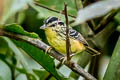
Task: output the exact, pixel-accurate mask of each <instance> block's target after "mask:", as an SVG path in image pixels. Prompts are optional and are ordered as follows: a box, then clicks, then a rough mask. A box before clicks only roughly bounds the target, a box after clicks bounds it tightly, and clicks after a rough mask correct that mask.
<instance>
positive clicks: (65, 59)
mask: <svg viewBox="0 0 120 80" xmlns="http://www.w3.org/2000/svg"><path fill="white" fill-rule="evenodd" d="M74 55H75V54H71V55H70V60H71V58H72V57H73V56H74ZM60 60H61V61H62V64H64V63H65V62H66V61H67V56H64V57H62V58H61V59H60Z"/></svg>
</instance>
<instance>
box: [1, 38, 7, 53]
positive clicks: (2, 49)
mask: <svg viewBox="0 0 120 80" xmlns="http://www.w3.org/2000/svg"><path fill="white" fill-rule="evenodd" d="M0 42H1V43H0V54H6V53H7V51H8V50H9V48H8V44H7V43H6V41H5V40H4V39H3V38H2V37H0Z"/></svg>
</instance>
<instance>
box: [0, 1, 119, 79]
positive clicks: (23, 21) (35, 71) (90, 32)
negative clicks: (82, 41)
mask: <svg viewBox="0 0 120 80" xmlns="http://www.w3.org/2000/svg"><path fill="white" fill-rule="evenodd" d="M64 2H65V3H66V4H67V5H68V14H69V21H70V24H69V25H71V26H72V27H73V28H74V29H76V30H77V31H78V32H80V33H81V34H82V35H83V36H84V37H85V38H86V40H87V41H88V43H89V45H90V46H91V47H93V48H95V49H96V50H98V51H100V52H101V55H100V56H96V57H92V56H91V55H90V54H89V53H87V52H86V51H84V52H81V53H80V54H77V55H75V56H74V57H73V58H72V61H74V62H76V63H78V64H79V65H80V66H82V67H83V68H87V69H88V72H89V73H90V74H92V75H93V76H94V77H96V78H97V79H98V80H120V76H119V74H120V68H119V66H120V64H119V63H120V59H119V58H120V38H119V39H118V37H119V36H120V9H119V8H120V1H119V0H34V1H33V0H1V1H0V31H1V29H2V30H5V31H7V32H8V33H11V34H16V35H22V36H23V38H26V36H27V37H30V38H34V39H39V40H42V41H43V42H45V43H47V44H48V42H47V40H46V37H45V34H44V31H42V30H40V29H39V27H40V26H41V25H43V21H44V19H46V18H47V17H49V16H56V17H59V18H60V19H61V20H63V21H65V18H64V14H60V12H61V11H62V10H63V8H64ZM36 3H37V4H39V5H36ZM87 5H88V6H87ZM41 6H42V7H41ZM43 6H44V7H43ZM86 6H87V7H86ZM46 7H47V8H46ZM49 9H52V10H55V11H52V10H49ZM78 9H80V10H78ZM56 11H57V12H56ZM71 21H73V22H74V23H71ZM76 25H77V26H76ZM0 35H2V34H1V33H0ZM106 56H107V57H106ZM103 60H105V61H103ZM101 61H103V62H101ZM105 64H106V65H107V64H108V66H106V65H105ZM86 66H87V67H86ZM56 79H57V80H67V79H69V80H77V79H79V80H82V78H81V77H80V75H78V74H76V73H74V72H73V71H71V70H70V69H69V68H68V67H66V66H62V65H61V64H60V62H59V61H57V60H56V59H54V58H53V57H51V56H50V55H48V54H46V53H45V52H43V51H42V50H41V49H39V48H38V47H36V46H33V45H32V44H29V43H27V42H25V41H21V40H15V39H11V38H8V37H6V36H4V35H3V36H0V80H56Z"/></svg>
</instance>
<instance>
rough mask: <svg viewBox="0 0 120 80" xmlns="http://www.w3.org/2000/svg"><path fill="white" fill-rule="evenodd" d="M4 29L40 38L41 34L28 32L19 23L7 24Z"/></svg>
mask: <svg viewBox="0 0 120 80" xmlns="http://www.w3.org/2000/svg"><path fill="white" fill-rule="evenodd" d="M4 29H5V30H6V31H8V32H13V33H17V34H21V35H25V36H29V37H32V38H39V36H38V35H37V34H36V33H34V32H32V33H30V32H27V31H25V30H24V29H23V28H22V27H21V26H20V25H17V24H9V25H6V26H4Z"/></svg>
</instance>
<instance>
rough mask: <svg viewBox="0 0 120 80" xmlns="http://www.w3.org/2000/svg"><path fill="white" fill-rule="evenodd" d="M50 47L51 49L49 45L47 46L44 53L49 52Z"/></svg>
mask: <svg viewBox="0 0 120 80" xmlns="http://www.w3.org/2000/svg"><path fill="white" fill-rule="evenodd" d="M51 49H52V47H51V46H49V47H47V48H46V50H45V54H46V53H47V52H48V53H49V52H50V51H51Z"/></svg>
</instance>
